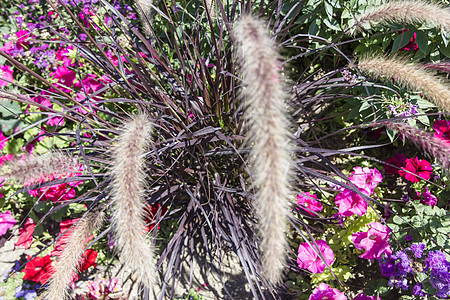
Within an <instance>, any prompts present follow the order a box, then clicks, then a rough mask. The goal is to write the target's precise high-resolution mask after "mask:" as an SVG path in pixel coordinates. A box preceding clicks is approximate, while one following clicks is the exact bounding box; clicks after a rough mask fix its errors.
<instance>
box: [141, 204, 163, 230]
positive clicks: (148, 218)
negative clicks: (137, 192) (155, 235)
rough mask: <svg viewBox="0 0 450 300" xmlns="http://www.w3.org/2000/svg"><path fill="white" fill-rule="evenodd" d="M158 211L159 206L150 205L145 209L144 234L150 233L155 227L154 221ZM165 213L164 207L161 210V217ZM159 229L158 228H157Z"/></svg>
mask: <svg viewBox="0 0 450 300" xmlns="http://www.w3.org/2000/svg"><path fill="white" fill-rule="evenodd" d="M158 210H159V204H158V203H156V204H150V205H148V206H147V207H146V208H145V215H144V217H145V223H146V226H145V228H144V232H147V231H150V230H152V229H153V227H155V219H156V215H157V213H158ZM166 211H167V207H166V206H165V205H163V206H162V208H161V216H163V215H164V214H165V213H166ZM158 229H159V226H158Z"/></svg>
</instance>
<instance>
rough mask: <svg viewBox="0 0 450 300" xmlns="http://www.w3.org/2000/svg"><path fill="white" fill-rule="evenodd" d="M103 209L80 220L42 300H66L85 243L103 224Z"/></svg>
mask: <svg viewBox="0 0 450 300" xmlns="http://www.w3.org/2000/svg"><path fill="white" fill-rule="evenodd" d="M103 220H104V213H103V209H100V210H97V211H92V212H89V213H88V214H87V215H86V216H85V217H84V218H82V219H81V220H80V221H79V222H78V224H77V225H76V227H75V229H74V230H73V232H72V234H71V235H70V238H69V239H68V241H67V244H66V246H65V247H64V249H63V251H62V253H61V257H60V258H59V261H57V263H56V266H55V273H54V274H53V275H52V277H51V278H50V280H49V283H48V289H47V290H46V291H45V294H44V297H43V299H46V300H54V299H61V300H64V299H67V297H68V292H67V291H68V289H69V285H70V283H71V282H72V279H73V274H77V272H78V268H79V266H80V263H81V260H82V256H83V253H84V250H85V247H86V241H87V240H88V237H89V236H90V235H91V234H92V232H93V231H96V230H98V229H99V228H100V227H101V225H102V224H103Z"/></svg>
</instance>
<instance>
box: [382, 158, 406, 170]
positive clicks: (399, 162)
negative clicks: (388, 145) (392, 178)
mask: <svg viewBox="0 0 450 300" xmlns="http://www.w3.org/2000/svg"><path fill="white" fill-rule="evenodd" d="M405 161H406V155H404V154H401V153H395V155H394V156H393V157H391V158H388V159H387V160H386V163H388V164H391V165H394V166H395V167H397V168H395V167H391V166H388V165H384V169H385V170H386V173H388V174H392V175H395V174H398V171H399V170H400V168H402V167H404V166H405V164H406V162H405Z"/></svg>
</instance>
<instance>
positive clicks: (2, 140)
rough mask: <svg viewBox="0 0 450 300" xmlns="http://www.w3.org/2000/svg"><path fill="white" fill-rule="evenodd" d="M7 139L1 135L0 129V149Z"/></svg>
mask: <svg viewBox="0 0 450 300" xmlns="http://www.w3.org/2000/svg"><path fill="white" fill-rule="evenodd" d="M7 141H8V140H7V137H6V136H4V135H3V132H2V131H0V150H2V149H3V147H5V144H6V142H7Z"/></svg>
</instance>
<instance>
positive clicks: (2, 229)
mask: <svg viewBox="0 0 450 300" xmlns="http://www.w3.org/2000/svg"><path fill="white" fill-rule="evenodd" d="M14 224H16V220H15V219H14V217H13V216H11V212H9V211H6V212H5V213H2V214H0V236H2V235H4V234H5V233H6V232H7V231H8V229H10V228H11V227H13V226H14Z"/></svg>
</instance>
